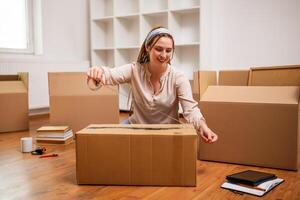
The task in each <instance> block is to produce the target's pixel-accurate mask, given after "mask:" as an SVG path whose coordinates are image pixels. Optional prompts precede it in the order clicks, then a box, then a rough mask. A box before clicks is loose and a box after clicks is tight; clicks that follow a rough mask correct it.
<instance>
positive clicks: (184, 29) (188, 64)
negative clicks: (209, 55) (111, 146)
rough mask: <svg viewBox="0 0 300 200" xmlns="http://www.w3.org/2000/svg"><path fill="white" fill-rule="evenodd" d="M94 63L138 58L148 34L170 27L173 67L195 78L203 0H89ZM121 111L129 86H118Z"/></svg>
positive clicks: (112, 63)
mask: <svg viewBox="0 0 300 200" xmlns="http://www.w3.org/2000/svg"><path fill="white" fill-rule="evenodd" d="M90 23H91V62H92V65H104V66H108V67H118V66H121V65H124V64H127V63H130V62H133V61H136V59H137V56H138V52H139V48H140V46H141V44H142V42H143V41H144V39H145V37H146V35H147V33H148V32H149V31H150V30H151V29H152V28H154V27H156V26H164V27H167V28H169V30H170V31H171V32H172V33H173V35H174V39H175V54H174V58H173V60H172V61H171V63H172V66H173V67H175V68H176V69H177V70H178V71H181V72H182V73H184V74H185V75H186V77H188V78H189V79H190V80H192V77H193V71H196V70H199V67H200V43H199V42H200V31H199V27H200V0H126V1H124V0H90ZM119 91H120V95H119V102H120V110H129V104H128V103H127V100H128V98H127V96H128V94H129V91H130V86H129V85H121V86H120V87H119Z"/></svg>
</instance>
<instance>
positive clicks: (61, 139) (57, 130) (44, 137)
mask: <svg viewBox="0 0 300 200" xmlns="http://www.w3.org/2000/svg"><path fill="white" fill-rule="evenodd" d="M36 132H37V136H36V138H35V139H36V142H37V143H47V144H69V143H71V142H72V141H73V131H72V129H70V128H69V127H68V126H42V127H41V128H39V129H37V130H36Z"/></svg>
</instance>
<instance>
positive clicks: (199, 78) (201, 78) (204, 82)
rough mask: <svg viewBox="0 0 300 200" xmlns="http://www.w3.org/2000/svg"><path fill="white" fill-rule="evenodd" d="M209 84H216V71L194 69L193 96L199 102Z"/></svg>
mask: <svg viewBox="0 0 300 200" xmlns="http://www.w3.org/2000/svg"><path fill="white" fill-rule="evenodd" d="M209 85H217V72H216V71H196V72H194V73H193V87H192V92H193V98H194V99H195V100H196V101H197V102H199V100H200V99H201V96H202V95H203V93H204V92H205V90H206V89H207V87H208V86H209Z"/></svg>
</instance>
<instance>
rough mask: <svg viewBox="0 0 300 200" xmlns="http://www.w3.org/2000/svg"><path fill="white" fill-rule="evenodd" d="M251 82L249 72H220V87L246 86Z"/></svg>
mask: <svg viewBox="0 0 300 200" xmlns="http://www.w3.org/2000/svg"><path fill="white" fill-rule="evenodd" d="M248 81H249V70H220V71H219V85H228V86H229V85H231V86H246V85H248Z"/></svg>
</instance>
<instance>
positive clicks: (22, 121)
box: [0, 73, 29, 132]
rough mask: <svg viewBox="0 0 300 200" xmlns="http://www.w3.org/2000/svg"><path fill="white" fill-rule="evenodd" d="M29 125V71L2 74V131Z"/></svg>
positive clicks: (0, 80)
mask: <svg viewBox="0 0 300 200" xmlns="http://www.w3.org/2000/svg"><path fill="white" fill-rule="evenodd" d="M28 126H29V121H28V73H18V74H17V75H0V132H10V131H21V130H27V129H28Z"/></svg>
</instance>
